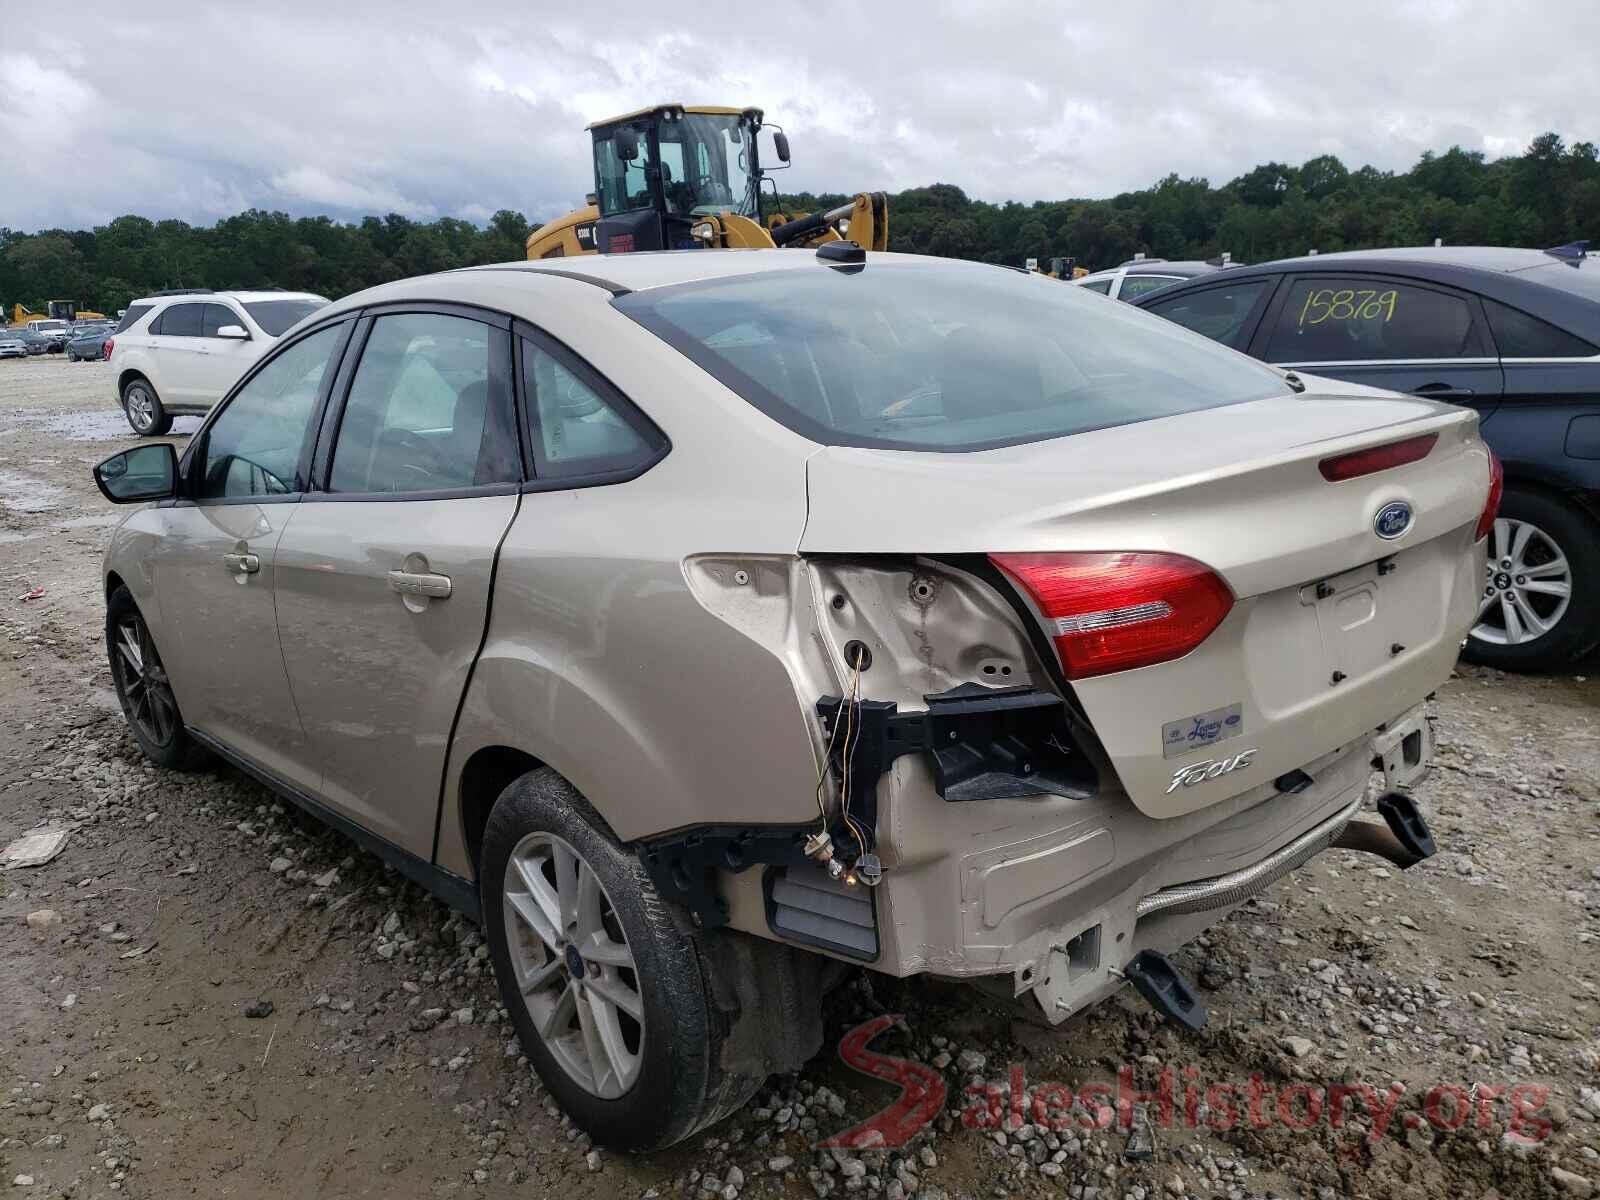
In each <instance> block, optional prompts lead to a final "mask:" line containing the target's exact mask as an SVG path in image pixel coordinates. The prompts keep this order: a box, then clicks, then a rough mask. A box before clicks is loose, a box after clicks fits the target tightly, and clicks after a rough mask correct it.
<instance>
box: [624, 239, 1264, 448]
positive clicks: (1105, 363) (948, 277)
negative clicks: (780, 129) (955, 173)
mask: <svg viewBox="0 0 1600 1200" xmlns="http://www.w3.org/2000/svg"><path fill="white" fill-rule="evenodd" d="M612 303H613V305H614V306H615V307H616V308H617V309H619V310H620V311H622V312H624V313H626V314H627V315H629V316H631V317H632V318H633V319H634V320H636V321H638V322H639V323H640V324H641V325H643V326H645V327H646V328H647V329H649V330H651V331H652V332H654V333H656V334H657V335H658V336H660V337H661V338H662V339H664V340H665V341H666V342H667V343H668V344H670V345H672V346H674V347H675V348H677V349H678V350H679V351H680V352H682V353H683V354H684V355H685V356H686V357H688V358H690V359H691V360H693V361H694V362H696V363H698V364H699V365H700V366H701V367H702V368H704V369H705V370H706V371H708V372H709V373H710V374H712V375H713V376H715V377H716V378H717V379H718V380H720V381H721V382H722V383H723V384H725V385H726V386H727V387H729V388H731V389H732V390H733V391H734V392H736V393H738V394H739V395H740V396H742V397H743V398H744V399H745V400H747V401H748V402H750V403H751V404H753V405H755V407H757V408H758V409H760V410H761V411H763V412H765V413H766V414H767V415H769V416H771V417H772V418H773V419H774V420H777V421H779V422H781V423H782V424H784V425H786V426H788V427H789V428H790V429H792V430H794V431H796V432H797V433H800V434H802V435H803V436H805V437H808V438H810V439H811V440H813V441H816V442H820V443H822V444H824V445H837V446H876V447H882V448H885V449H905V450H945V451H960V450H978V449H983V448H986V447H990V446H1006V445H1016V444H1019V443H1023V442H1035V441H1043V440H1045V439H1048V438H1056V437H1063V436H1066V435H1068V434H1073V433H1081V432H1083V431H1085V430H1089V429H1102V428H1105V427H1107V426H1113V425H1126V424H1129V423H1131V422H1134V421H1147V420H1151V419H1154V418H1157V417H1164V416H1170V415H1173V414H1176V413H1184V412H1193V411H1196V410H1198V409H1206V408H1215V407H1217V406H1219V405H1223V404H1236V403H1241V402H1243V401H1246V400H1257V399H1261V398H1263V397H1266V396H1273V395H1282V394H1285V393H1286V392H1287V391H1288V386H1287V385H1286V384H1285V383H1284V382H1283V380H1282V379H1281V377H1280V376H1279V375H1278V373H1277V372H1275V371H1273V370H1271V369H1270V368H1268V367H1265V366H1262V365H1261V364H1260V363H1255V362H1251V361H1249V360H1247V359H1244V358H1241V357H1239V356H1237V355H1234V354H1230V353H1227V352H1226V351H1224V350H1221V349H1220V348H1218V347H1217V346H1215V345H1212V344H1211V343H1209V342H1206V341H1205V340H1203V339H1201V338H1197V337H1195V336H1194V335H1193V334H1191V333H1189V332H1187V331H1186V330H1183V329H1179V328H1178V327H1177V326H1175V325H1172V324H1170V323H1168V322H1166V321H1161V320H1157V319H1155V318H1153V317H1151V316H1150V315H1149V314H1148V313H1142V312H1139V311H1138V310H1137V309H1134V308H1132V307H1130V306H1128V305H1125V304H1101V303H1100V299H1099V298H1098V297H1095V296H1091V295H1088V294H1087V293H1085V292H1083V291H1082V290H1081V289H1080V288H1078V287H1062V286H1061V284H1060V283H1058V282H1057V281H1055V280H1053V279H1046V278H1044V277H1042V276H1039V275H1030V274H1024V273H1022V272H1018V271H1009V270H1003V269H999V268H995V267H985V266H982V265H978V264H971V263H955V262H935V263H928V264H913V263H910V262H894V261H882V260H880V261H878V262H869V263H868V264H867V265H866V266H865V267H861V268H857V269H855V270H854V271H851V272H846V271H840V270H836V269H833V268H829V267H826V266H822V265H820V264H817V265H815V266H811V265H809V264H808V265H807V266H805V267H803V268H800V269H786V270H775V271H770V272H763V273H761V274H757V275H742V276H735V277H731V278H724V279H717V280H705V281H697V282H694V283H687V284H680V285H677V286H676V287H668V288H649V289H645V290H642V291H638V292H633V293H630V294H628V295H626V296H619V297H618V298H617V299H616V300H614V301H612Z"/></svg>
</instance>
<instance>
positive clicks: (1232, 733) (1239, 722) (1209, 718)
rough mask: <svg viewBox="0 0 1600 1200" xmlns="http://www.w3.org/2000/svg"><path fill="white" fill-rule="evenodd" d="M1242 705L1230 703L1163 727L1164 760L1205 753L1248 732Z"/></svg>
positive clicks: (1162, 755)
mask: <svg viewBox="0 0 1600 1200" xmlns="http://www.w3.org/2000/svg"><path fill="white" fill-rule="evenodd" d="M1241 708H1242V706H1241V705H1238V704H1230V705H1228V707H1227V708H1214V709H1212V710H1211V711H1210V712H1203V713H1196V714H1195V715H1194V716H1192V717H1185V718H1183V720H1181V721H1168V722H1167V723H1166V724H1165V725H1163V726H1162V727H1161V757H1162V758H1176V757H1177V756H1178V755H1180V754H1187V753H1189V751H1191V750H1203V749H1204V748H1205V747H1207V746H1215V745H1216V744H1217V743H1218V742H1221V741H1226V740H1227V739H1228V738H1231V737H1238V736H1239V735H1240V734H1241V733H1243V732H1244V714H1243V712H1242V711H1241Z"/></svg>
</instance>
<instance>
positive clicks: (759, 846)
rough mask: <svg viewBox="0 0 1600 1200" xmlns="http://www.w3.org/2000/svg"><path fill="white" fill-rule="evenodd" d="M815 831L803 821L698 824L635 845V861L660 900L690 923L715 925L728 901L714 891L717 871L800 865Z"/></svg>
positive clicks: (723, 915)
mask: <svg viewBox="0 0 1600 1200" xmlns="http://www.w3.org/2000/svg"><path fill="white" fill-rule="evenodd" d="M816 831H817V823H816V822H814V821H813V822H811V823H809V824H806V825H699V826H695V827H694V828H692V829H687V830H680V831H679V832H677V833H674V834H669V835H667V836H665V837H657V838H650V839H648V840H647V841H642V842H639V843H638V844H637V846H636V849H637V851H638V855H639V861H640V863H642V864H643V865H644V869H645V871H646V872H648V873H649V875H650V878H651V880H652V881H653V882H654V883H655V885H656V890H657V891H659V892H660V893H661V898H662V899H663V900H670V901H673V902H674V903H677V904H681V905H683V906H684V907H685V908H687V909H688V910H689V915H690V917H691V919H692V920H693V921H694V923H695V924H696V925H697V926H699V927H701V928H703V929H715V928H717V927H718V926H721V925H726V924H727V923H728V903H727V901H726V900H724V899H723V898H722V897H721V896H720V895H718V894H717V887H716V876H715V874H714V872H715V871H732V872H733V873H735V874H738V873H739V872H740V871H744V870H748V869H749V868H750V867H754V866H758V865H762V864H765V865H768V866H778V867H786V866H798V865H800V864H802V863H805V862H808V861H810V860H809V859H807V858H806V852H805V841H806V838H808V837H810V836H811V835H812V834H813V833H815V832H816Z"/></svg>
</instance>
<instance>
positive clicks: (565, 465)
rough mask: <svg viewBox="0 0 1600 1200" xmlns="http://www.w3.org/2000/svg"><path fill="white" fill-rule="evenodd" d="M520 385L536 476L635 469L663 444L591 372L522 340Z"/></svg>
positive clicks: (611, 473)
mask: <svg viewBox="0 0 1600 1200" xmlns="http://www.w3.org/2000/svg"><path fill="white" fill-rule="evenodd" d="M522 388H523V397H524V401H523V402H524V404H525V406H526V408H527V410H528V423H529V427H530V429H529V432H530V434H531V437H530V442H531V444H532V446H533V461H534V474H535V476H536V477H537V478H539V479H574V478H580V477H590V478H594V477H599V476H612V477H615V476H616V475H619V474H622V473H630V472H636V471H638V470H641V469H642V468H644V467H645V466H648V465H649V464H650V463H651V462H653V461H654V460H655V458H656V455H657V454H658V452H659V450H660V448H661V447H662V445H663V444H664V440H663V439H662V438H661V436H660V435H659V434H658V433H657V432H656V430H655V429H654V428H653V427H651V426H650V424H649V423H648V422H647V421H645V420H644V418H643V417H641V416H640V415H639V414H638V413H637V412H635V411H633V410H632V408H631V406H629V405H627V404H626V403H625V402H624V401H622V399H621V398H620V397H619V396H617V395H616V394H615V393H614V392H613V391H612V390H611V388H609V387H608V386H607V385H606V384H605V383H604V381H602V380H601V379H600V378H599V377H598V376H597V375H596V374H594V372H592V371H590V370H588V369H587V368H586V367H585V366H584V365H583V364H581V363H579V362H578V361H577V360H576V359H574V358H569V357H567V356H565V355H563V356H559V357H558V356H557V354H556V353H554V352H553V351H551V350H549V349H546V348H545V347H543V346H540V345H538V344H536V343H535V342H532V341H530V340H527V339H524V340H523V343H522Z"/></svg>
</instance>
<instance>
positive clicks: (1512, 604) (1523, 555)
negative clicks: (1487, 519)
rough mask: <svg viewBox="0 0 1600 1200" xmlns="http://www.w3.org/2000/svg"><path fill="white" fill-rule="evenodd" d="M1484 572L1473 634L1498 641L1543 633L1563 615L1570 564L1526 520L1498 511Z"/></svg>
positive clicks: (1514, 642) (1516, 641)
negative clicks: (1501, 514) (1517, 519)
mask: <svg viewBox="0 0 1600 1200" xmlns="http://www.w3.org/2000/svg"><path fill="white" fill-rule="evenodd" d="M1485 569H1486V575H1487V578H1486V579H1485V582H1484V587H1483V600H1482V602H1481V603H1480V604H1479V606H1478V623H1477V624H1476V625H1474V626H1473V628H1472V636H1473V637H1474V638H1477V639H1478V640H1479V641H1481V642H1488V643H1491V644H1492V645H1496V646H1520V645H1525V644H1526V643H1528V642H1531V641H1534V640H1535V639H1536V638H1540V637H1543V636H1544V635H1545V634H1547V633H1549V632H1550V631H1551V630H1552V629H1554V628H1555V627H1556V626H1557V625H1558V624H1560V623H1561V618H1563V617H1564V616H1566V615H1567V606H1568V605H1569V604H1570V603H1571V602H1572V567H1571V566H1570V565H1569V564H1568V562H1567V556H1566V554H1565V553H1563V552H1562V549H1561V547H1560V545H1559V544H1558V543H1557V542H1556V540H1555V539H1554V538H1553V537H1551V536H1550V535H1549V534H1548V533H1546V532H1545V531H1544V530H1543V529H1540V528H1539V527H1538V526H1537V525H1535V524H1533V523H1532V522H1530V521H1516V520H1512V519H1511V518H1509V517H1500V518H1498V519H1497V520H1496V521H1495V523H1494V529H1493V531H1492V532H1491V533H1490V534H1489V558H1488V563H1487V564H1486V568H1485Z"/></svg>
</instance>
